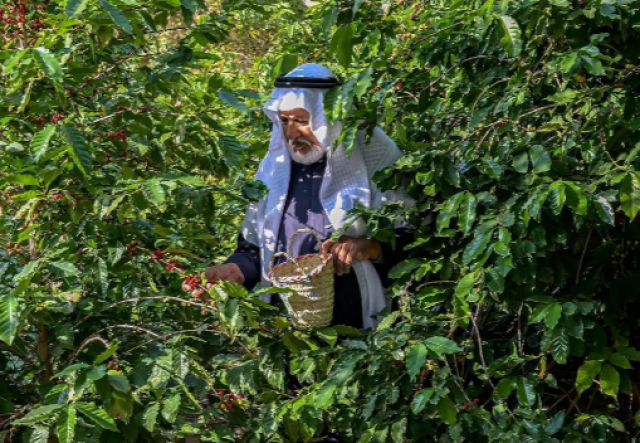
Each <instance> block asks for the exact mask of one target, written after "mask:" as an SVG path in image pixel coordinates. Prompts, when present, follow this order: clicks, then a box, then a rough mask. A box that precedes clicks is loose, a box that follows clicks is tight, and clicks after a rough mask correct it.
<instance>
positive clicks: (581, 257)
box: [575, 224, 593, 286]
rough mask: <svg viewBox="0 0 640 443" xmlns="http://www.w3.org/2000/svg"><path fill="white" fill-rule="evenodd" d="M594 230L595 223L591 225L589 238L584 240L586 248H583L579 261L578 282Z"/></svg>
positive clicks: (577, 281)
mask: <svg viewBox="0 0 640 443" xmlns="http://www.w3.org/2000/svg"><path fill="white" fill-rule="evenodd" d="M592 232H593V224H591V226H590V227H589V233H588V234H587V240H586V241H585V242H584V248H582V254H581V255H580V262H579V263H578V271H577V272H576V284H575V286H578V283H579V282H580V272H581V271H582V262H583V261H584V256H585V254H586V253H587V246H589V240H590V239H591V233H592Z"/></svg>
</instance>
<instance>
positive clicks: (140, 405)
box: [0, 0, 640, 443]
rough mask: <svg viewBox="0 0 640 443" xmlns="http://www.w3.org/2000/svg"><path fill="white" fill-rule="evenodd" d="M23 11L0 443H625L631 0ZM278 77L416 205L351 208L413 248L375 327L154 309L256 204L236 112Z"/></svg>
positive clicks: (631, 296)
mask: <svg viewBox="0 0 640 443" xmlns="http://www.w3.org/2000/svg"><path fill="white" fill-rule="evenodd" d="M41 6H42V8H38V7H37V5H34V4H32V3H26V4H25V8H27V9H28V11H27V10H25V11H24V12H21V11H20V6H19V5H15V6H14V8H17V9H14V11H11V12H10V14H14V15H15V14H17V15H18V18H19V17H20V16H21V15H24V17H25V24H24V26H23V25H22V23H21V21H20V22H18V21H17V20H16V23H8V25H6V26H8V27H9V28H10V29H11V30H14V29H15V28H17V29H18V31H19V32H17V31H16V32H14V31H11V32H10V33H11V34H13V36H14V37H15V36H16V34H17V35H18V37H17V38H13V39H8V40H7V42H6V43H3V44H4V45H5V49H4V50H3V51H1V52H0V59H2V60H3V70H2V76H1V77H0V79H1V80H0V82H2V83H1V85H2V87H1V88H0V89H2V91H3V93H2V97H1V98H0V126H1V127H2V130H3V132H2V134H1V135H0V147H1V148H2V151H1V155H0V164H1V166H2V170H3V174H2V176H1V178H0V183H1V186H2V190H3V196H2V200H1V204H2V211H3V214H4V218H3V220H2V226H1V227H0V233H2V235H3V236H4V238H5V245H6V247H5V248H4V249H3V250H2V256H1V258H0V273H1V274H2V278H3V286H2V287H1V289H2V291H3V293H2V298H0V337H1V338H2V340H3V343H2V347H1V351H0V359H1V360H0V361H1V364H2V366H3V368H4V370H3V372H2V375H3V376H4V378H3V379H0V409H1V410H0V413H2V414H6V415H5V416H4V417H5V418H6V419H5V421H4V422H2V424H0V427H1V428H2V429H3V430H5V432H10V433H11V434H10V435H14V436H16V437H22V438H23V439H25V441H28V440H37V441H44V440H47V439H51V440H53V439H55V438H57V439H59V440H60V441H63V442H70V441H87V442H98V441H100V442H107V441H116V440H117V441H122V439H123V437H124V438H125V439H126V440H127V441H138V440H139V441H164V440H167V441H174V440H182V439H186V438H188V437H191V436H194V435H195V436H198V437H199V438H200V439H201V440H202V441H252V442H258V441H282V442H287V441H290V442H294V441H304V442H308V441H312V439H313V438H315V437H318V436H320V435H322V434H323V433H325V432H327V431H330V430H333V429H335V430H338V431H339V432H340V433H341V434H342V435H343V436H344V438H345V439H347V440H353V441H355V440H357V441H358V442H361V443H366V442H387V441H393V442H400V441H427V440H437V441H439V442H460V441H473V442H474V443H475V442H496V443H502V442H520V441H525V442H563V443H577V442H620V441H629V442H632V441H637V435H638V427H637V424H638V421H639V419H640V417H639V416H638V414H637V411H638V383H639V380H638V376H637V370H638V366H637V363H636V362H637V361H640V352H639V351H638V350H637V349H636V344H635V343H637V339H638V335H639V333H638V332H639V330H638V322H637V320H636V319H637V317H638V313H639V312H638V311H639V309H638V303H637V299H638V288H639V287H640V285H638V281H639V280H640V275H639V274H638V270H637V260H638V253H637V245H638V242H639V241H640V227H639V226H638V224H636V223H635V220H636V216H637V214H638V212H639V210H640V176H638V172H637V169H638V168H637V165H638V160H637V154H638V152H640V133H639V132H638V129H639V128H640V125H639V124H638V121H640V119H639V117H640V110H639V109H638V107H637V103H638V102H637V99H636V97H635V93H636V91H637V89H638V84H639V83H640V76H639V75H638V72H639V68H638V67H637V66H636V64H637V62H638V55H640V54H639V53H638V49H637V48H640V45H639V43H640V42H638V33H637V31H636V28H637V26H638V25H637V24H638V23H640V15H639V13H638V10H639V8H640V2H639V1H636V0H625V1H609V0H584V1H582V0H577V1H575V2H569V1H567V0H536V1H527V2H507V1H493V0H490V1H484V2H480V1H471V0H459V1H455V2H443V1H429V2H415V3H410V2H407V1H399V2H396V3H389V2H385V3H379V2H372V1H369V0H364V1H360V0H356V1H354V2H326V3H321V4H319V5H317V6H314V7H312V8H310V9H309V10H308V11H307V12H306V13H305V14H306V15H304V17H303V13H302V12H301V7H300V5H298V4H290V5H289V4H285V3H279V4H267V3H264V4H263V3H261V2H245V1H231V2H228V3H225V4H224V5H221V6H218V5H205V4H196V3H194V2H191V1H187V0H183V1H182V2H179V3H175V2H168V1H165V2H152V3H149V4H145V5H144V6H141V4H138V3H137V2H135V1H132V0H127V1H123V2H107V1H104V0H100V1H99V2H89V1H70V2H68V3H66V4H64V5H63V4H58V3H55V2H54V3H51V4H47V5H45V4H43V5H41ZM15 11H17V13H16V12H15ZM10 14H9V13H7V12H5V16H9V15H10ZM36 20H38V21H37V22H36ZM5 21H7V20H6V19H5ZM36 23H40V24H38V25H36ZM114 23H115V24H116V27H115V28H114V27H113V24H114ZM262 28H263V29H269V30H271V31H272V33H271V34H272V35H270V40H269V41H270V43H271V46H270V47H266V46H265V45H261V44H259V39H258V36H257V35H256V34H257V33H256V31H255V29H262ZM174 32H178V33H179V34H178V36H177V37H173V38H171V37H170V38H167V36H173V35H174ZM27 33H28V37H26V35H27ZM229 35H231V36H232V37H231V38H229V37H228V36H229ZM33 38H35V39H36V40H35V41H32V39H33ZM236 38H237V40H236ZM238 42H241V43H238ZM32 44H33V45H34V46H29V47H27V45H32ZM239 45H240V46H239ZM334 60H335V61H336V62H337V64H336V65H332V62H333V61H334ZM301 61H318V62H322V63H328V64H330V65H332V66H333V67H334V68H335V69H336V71H339V72H340V73H341V74H342V76H343V77H344V78H345V80H347V82H346V84H345V85H344V86H343V87H342V88H339V89H336V90H335V91H334V92H333V93H332V94H329V95H328V97H327V102H326V103H325V107H326V110H327V112H328V113H329V114H330V116H331V117H332V118H334V119H338V118H341V119H343V120H345V121H346V122H347V124H346V125H345V133H344V134H343V141H344V143H345V145H346V146H347V147H349V145H350V143H351V142H350V140H353V135H354V133H355V131H356V129H357V128H361V129H370V128H373V127H374V126H375V125H380V126H382V127H383V128H384V129H385V131H386V132H387V133H389V134H390V135H392V136H393V137H394V139H395V140H396V141H397V142H398V143H399V144H400V146H401V147H402V148H403V149H404V150H405V152H407V156H406V157H405V158H403V159H402V160H401V161H400V162H399V163H398V164H397V165H396V166H395V167H394V168H392V169H390V170H388V171H384V172H382V173H380V174H378V176H377V177H376V180H377V181H378V182H379V184H380V186H382V187H385V188H392V187H395V186H398V184H399V183H401V182H402V181H404V182H405V183H406V184H407V187H408V190H409V192H410V193H411V194H412V195H413V196H414V197H415V198H416V199H417V201H418V203H417V204H416V205H415V206H414V207H412V208H402V207H399V206H397V205H390V206H388V207H386V208H384V209H383V210H382V211H381V212H364V211H360V212H361V215H362V216H363V217H365V218H366V220H367V221H368V223H369V227H370V235H371V236H374V237H376V238H378V239H380V240H382V241H387V240H389V239H390V238H391V236H392V227H393V221H394V220H395V218H396V217H400V216H407V217H408V218H409V219H410V220H411V221H412V222H413V224H414V225H415V226H417V230H416V235H415V242H414V243H413V244H412V245H411V246H410V251H411V254H412V256H411V258H410V259H408V260H407V261H405V262H403V263H401V264H400V265H398V266H397V267H396V268H395V269H394V270H393V271H392V277H393V278H394V279H396V284H395V285H394V288H393V296H394V297H396V298H397V299H398V302H399V303H398V304H399V306H400V308H399V310H397V311H395V312H392V313H387V314H388V315H387V316H386V317H385V318H384V319H383V320H382V321H381V323H380V324H379V326H378V327H377V329H376V330H375V331H357V330H353V329H351V328H347V327H342V326H335V327H331V328H326V329H324V330H321V331H316V332H313V333H302V332H299V331H293V330H291V328H290V324H289V322H288V320H287V319H286V318H285V317H284V316H283V312H282V311H280V310H278V309H277V308H274V307H271V306H269V305H266V304H264V303H262V302H260V301H259V300H258V299H257V298H256V297H255V294H254V293H251V294H250V293H247V292H246V291H245V290H243V289H242V288H240V287H237V286H235V285H232V284H222V285H219V286H217V287H216V288H215V289H214V290H213V291H212V294H211V298H208V299H206V300H193V299H190V298H188V296H187V295H186V294H184V293H182V292H181V291H180V286H181V284H182V277H185V276H187V275H194V274H195V273H196V272H198V271H199V270H201V269H203V268H204V267H206V265H207V264H208V262H209V261H211V260H220V259H221V258H223V257H224V256H225V255H226V254H227V253H228V252H229V250H230V249H231V248H232V247H233V244H234V240H235V235H236V232H237V224H238V222H239V220H240V217H241V211H242V209H243V208H244V206H245V205H246V203H247V202H248V201H249V200H251V199H256V198H259V197H260V195H261V192H262V191H261V189H260V187H259V186H256V185H254V184H253V183H251V182H245V178H248V179H250V176H251V171H252V170H253V169H254V167H255V164H256V161H257V160H259V158H260V156H261V155H262V154H263V153H264V150H265V148H266V140H268V130H269V129H270V125H269V123H268V120H267V119H266V118H265V117H264V116H263V115H261V112H260V105H261V103H262V102H263V100H264V99H265V98H266V93H268V92H269V89H270V88H271V86H270V85H271V81H272V80H273V78H274V77H275V76H276V75H277V74H278V73H280V72H284V71H286V70H287V69H289V68H291V67H293V66H295V65H296V64H297V63H299V62H301ZM430 219H432V220H433V222H432V223H428V220H430ZM14 425H15V426H16V428H15V429H14V428H12V427H13V426H14ZM8 435H9V434H8ZM54 435H55V436H54Z"/></svg>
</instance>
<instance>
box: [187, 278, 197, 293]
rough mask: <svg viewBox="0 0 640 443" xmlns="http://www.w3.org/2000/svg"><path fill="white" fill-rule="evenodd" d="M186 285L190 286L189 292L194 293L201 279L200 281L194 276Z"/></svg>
mask: <svg viewBox="0 0 640 443" xmlns="http://www.w3.org/2000/svg"><path fill="white" fill-rule="evenodd" d="M184 283H185V284H186V285H188V288H187V290H188V291H193V290H194V289H195V286H197V285H198V283H199V279H198V277H196V276H193V277H187V278H186V279H185V280H184Z"/></svg>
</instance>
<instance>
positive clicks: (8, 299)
mask: <svg viewBox="0 0 640 443" xmlns="http://www.w3.org/2000/svg"><path fill="white" fill-rule="evenodd" d="M18 324H19V319H18V299H17V298H16V297H15V296H14V295H13V294H12V293H8V294H5V295H2V296H0V340H2V341H3V342H5V343H7V344H8V345H9V346H11V345H12V344H13V340H14V339H15V336H16V331H17V330H18Z"/></svg>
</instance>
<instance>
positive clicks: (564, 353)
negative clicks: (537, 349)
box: [551, 328, 569, 365]
mask: <svg viewBox="0 0 640 443" xmlns="http://www.w3.org/2000/svg"><path fill="white" fill-rule="evenodd" d="M551 354H552V355H553V358H554V359H555V360H556V361H557V362H558V363H560V364H562V365H564V364H567V357H568V356H569V334H567V330H566V329H564V328H558V329H556V330H554V331H553V335H552V336H551Z"/></svg>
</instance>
